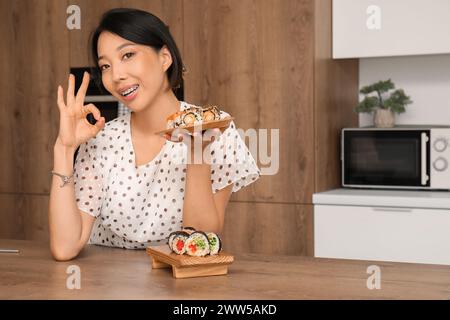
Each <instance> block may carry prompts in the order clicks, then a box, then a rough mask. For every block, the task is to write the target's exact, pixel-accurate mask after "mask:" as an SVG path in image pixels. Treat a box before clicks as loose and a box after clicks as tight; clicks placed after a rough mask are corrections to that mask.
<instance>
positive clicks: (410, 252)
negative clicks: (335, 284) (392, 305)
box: [314, 204, 450, 265]
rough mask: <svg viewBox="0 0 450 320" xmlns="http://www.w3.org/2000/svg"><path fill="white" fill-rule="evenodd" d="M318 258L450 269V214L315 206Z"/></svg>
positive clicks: (442, 211) (441, 211) (436, 211)
mask: <svg viewBox="0 0 450 320" xmlns="http://www.w3.org/2000/svg"><path fill="white" fill-rule="evenodd" d="M314 250H315V256H316V257H324V258H340V259H362V260H376V261H395V262H412V263H431V264H446V265H450V210H447V209H422V208H406V207H404V208H402V207H382V206H349V205H327V204H325V205H323V204H316V205H315V206H314Z"/></svg>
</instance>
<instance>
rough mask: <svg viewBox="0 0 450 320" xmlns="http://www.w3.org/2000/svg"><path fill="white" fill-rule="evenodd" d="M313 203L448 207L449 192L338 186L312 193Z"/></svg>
mask: <svg viewBox="0 0 450 320" xmlns="http://www.w3.org/2000/svg"><path fill="white" fill-rule="evenodd" d="M313 204H324V205H327V204H330V205H351V206H386V207H402V208H405V207H406V208H428V209H450V192H448V191H428V190H424V191H416V190H411V191H409V190H376V189H350V188H340V189H333V190H329V191H324V192H319V193H315V194H313Z"/></svg>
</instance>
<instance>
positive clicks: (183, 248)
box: [167, 227, 222, 257]
mask: <svg viewBox="0 0 450 320" xmlns="http://www.w3.org/2000/svg"><path fill="white" fill-rule="evenodd" d="M167 244H168V246H169V248H170V250H171V251H172V252H174V253H176V254H179V255H182V254H187V255H189V256H193V257H204V256H206V255H217V254H218V253H219V252H220V251H221V250H222V241H221V240H220V238H219V236H218V235H217V234H215V233H214V232H208V233H205V232H203V231H197V230H195V229H194V228H192V227H184V228H183V229H182V230H181V231H174V232H172V233H171V234H170V235H169V238H168V240H167Z"/></svg>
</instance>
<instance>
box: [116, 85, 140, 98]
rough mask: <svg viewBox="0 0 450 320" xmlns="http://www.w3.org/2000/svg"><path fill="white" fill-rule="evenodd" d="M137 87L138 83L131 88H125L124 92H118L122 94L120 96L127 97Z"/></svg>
mask: <svg viewBox="0 0 450 320" xmlns="http://www.w3.org/2000/svg"><path fill="white" fill-rule="evenodd" d="M138 88H139V85H138V84H137V85H135V86H132V87H131V88H129V89H127V90H125V91H124V92H122V93H120V94H121V95H122V97H128V96H130V95H132V94H133V93H134V92H136V90H137V89H138Z"/></svg>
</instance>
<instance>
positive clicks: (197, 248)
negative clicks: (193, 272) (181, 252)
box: [185, 231, 210, 257]
mask: <svg viewBox="0 0 450 320" xmlns="http://www.w3.org/2000/svg"><path fill="white" fill-rule="evenodd" d="M185 248H186V253H187V254H188V255H190V256H193V257H204V256H206V255H207V254H209V252H210V248H209V240H208V236H207V235H206V233H204V232H202V231H195V232H193V233H192V234H191V235H190V236H189V238H187V240H186V243H185Z"/></svg>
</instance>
